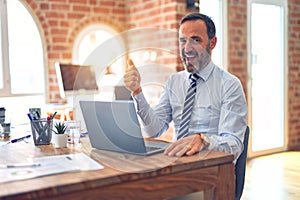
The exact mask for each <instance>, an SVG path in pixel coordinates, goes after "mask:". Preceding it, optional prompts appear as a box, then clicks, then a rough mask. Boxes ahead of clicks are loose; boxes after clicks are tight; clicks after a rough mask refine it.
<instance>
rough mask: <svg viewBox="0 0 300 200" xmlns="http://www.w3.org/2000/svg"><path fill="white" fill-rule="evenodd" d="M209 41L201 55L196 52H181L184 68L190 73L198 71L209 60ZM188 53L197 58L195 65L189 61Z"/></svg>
mask: <svg viewBox="0 0 300 200" xmlns="http://www.w3.org/2000/svg"><path fill="white" fill-rule="evenodd" d="M209 48H210V43H208V45H207V46H206V48H205V51H204V52H203V53H202V55H201V57H200V56H199V54H198V52H194V51H193V52H186V53H185V52H184V50H183V51H182V53H181V60H182V62H183V64H184V66H185V69H186V70H187V71H188V72H190V73H198V72H200V71H201V70H202V69H203V68H204V67H205V66H206V65H207V64H208V62H209V61H210V49H209ZM188 55H190V56H191V55H192V56H195V59H197V63H196V65H194V64H192V63H189V58H188Z"/></svg>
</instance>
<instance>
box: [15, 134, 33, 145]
mask: <svg viewBox="0 0 300 200" xmlns="http://www.w3.org/2000/svg"><path fill="white" fill-rule="evenodd" d="M30 136H31V135H26V136H24V137H20V138H16V139H13V140H11V141H10V143H16V142H20V141H21V140H24V139H26V138H30Z"/></svg>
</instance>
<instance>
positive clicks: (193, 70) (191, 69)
mask: <svg viewBox="0 0 300 200" xmlns="http://www.w3.org/2000/svg"><path fill="white" fill-rule="evenodd" d="M185 68H186V71H188V72H190V73H193V72H195V71H196V69H195V67H194V66H193V65H187V66H186V67H185Z"/></svg>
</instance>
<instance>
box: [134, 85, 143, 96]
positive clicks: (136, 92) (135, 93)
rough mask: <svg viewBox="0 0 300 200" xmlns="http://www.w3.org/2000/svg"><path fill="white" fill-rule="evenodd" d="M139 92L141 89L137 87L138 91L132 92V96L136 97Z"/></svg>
mask: <svg viewBox="0 0 300 200" xmlns="http://www.w3.org/2000/svg"><path fill="white" fill-rule="evenodd" d="M140 92H142V88H141V87H139V88H138V89H136V90H135V91H133V92H132V96H136V95H138V94H139V93H140Z"/></svg>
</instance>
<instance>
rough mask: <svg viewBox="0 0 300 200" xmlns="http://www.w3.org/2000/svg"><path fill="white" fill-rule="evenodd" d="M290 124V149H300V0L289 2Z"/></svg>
mask: <svg viewBox="0 0 300 200" xmlns="http://www.w3.org/2000/svg"><path fill="white" fill-rule="evenodd" d="M288 2H289V3H288V9H289V20H288V38H289V39H288V45H289V47H288V77H289V78H288V105H289V106H288V113H289V114H288V123H289V130H288V132H289V139H288V147H289V149H297V150H299V149H300V0H289V1H288Z"/></svg>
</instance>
